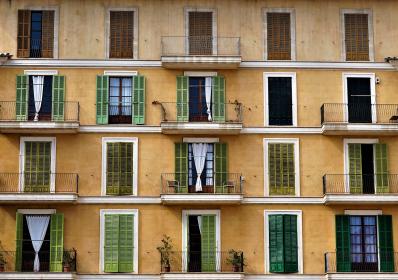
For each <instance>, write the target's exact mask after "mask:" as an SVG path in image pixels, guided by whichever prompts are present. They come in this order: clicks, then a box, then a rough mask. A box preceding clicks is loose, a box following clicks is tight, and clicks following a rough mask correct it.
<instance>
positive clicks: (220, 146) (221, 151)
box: [214, 143, 228, 193]
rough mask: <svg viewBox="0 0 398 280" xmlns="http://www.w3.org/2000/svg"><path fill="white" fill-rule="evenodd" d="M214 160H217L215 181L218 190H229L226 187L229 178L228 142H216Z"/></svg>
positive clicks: (218, 191) (221, 191)
mask: <svg viewBox="0 0 398 280" xmlns="http://www.w3.org/2000/svg"><path fill="white" fill-rule="evenodd" d="M214 148H215V151H214V158H215V159H214V160H215V183H216V192H217V193H223V192H228V190H226V189H224V186H225V185H226V184H227V180H228V149H227V144H226V143H215V144H214Z"/></svg>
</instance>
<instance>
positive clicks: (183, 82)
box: [177, 76, 189, 122]
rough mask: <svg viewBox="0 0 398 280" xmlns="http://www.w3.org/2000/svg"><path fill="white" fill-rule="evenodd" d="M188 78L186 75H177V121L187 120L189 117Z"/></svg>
mask: <svg viewBox="0 0 398 280" xmlns="http://www.w3.org/2000/svg"><path fill="white" fill-rule="evenodd" d="M188 79H189V78H188V77H186V76H177V121H178V122H187V121H188V119H189V112H188V102H189V92H188V85H189V80H188Z"/></svg>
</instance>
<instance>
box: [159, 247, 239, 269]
mask: <svg viewBox="0 0 398 280" xmlns="http://www.w3.org/2000/svg"><path fill="white" fill-rule="evenodd" d="M160 257H161V264H160V265H161V271H162V272H163V273H167V272H241V273H242V272H244V265H245V264H244V256H243V252H236V253H231V252H230V251H227V252H223V251H209V252H191V251H172V252H168V253H166V254H165V253H161V256H160ZM162 260H163V261H162Z"/></svg>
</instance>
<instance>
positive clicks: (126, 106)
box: [122, 78, 133, 116]
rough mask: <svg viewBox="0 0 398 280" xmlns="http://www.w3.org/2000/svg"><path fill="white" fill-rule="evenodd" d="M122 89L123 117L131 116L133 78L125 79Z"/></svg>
mask: <svg viewBox="0 0 398 280" xmlns="http://www.w3.org/2000/svg"><path fill="white" fill-rule="evenodd" d="M122 84H123V88H122V115H123V116H130V115H131V103H132V91H133V80H132V79H131V78H124V79H123V83H122Z"/></svg>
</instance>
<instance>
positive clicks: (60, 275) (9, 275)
mask: <svg viewBox="0 0 398 280" xmlns="http://www.w3.org/2000/svg"><path fill="white" fill-rule="evenodd" d="M0 279H51V280H57V279H62V280H67V279H76V274H75V273H68V272H66V273H65V272H44V273H43V272H1V273H0Z"/></svg>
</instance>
